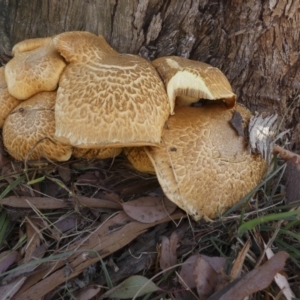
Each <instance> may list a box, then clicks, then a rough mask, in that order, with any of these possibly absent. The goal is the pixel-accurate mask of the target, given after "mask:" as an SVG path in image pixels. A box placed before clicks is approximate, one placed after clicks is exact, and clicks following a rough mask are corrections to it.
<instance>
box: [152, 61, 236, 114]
mask: <svg viewBox="0 0 300 300" xmlns="http://www.w3.org/2000/svg"><path fill="white" fill-rule="evenodd" d="M152 64H153V65H154V67H155V68H156V70H157V71H158V73H159V74H160V76H161V77H162V79H163V81H164V83H165V86H166V90H167V94H168V97H169V100H170V103H171V110H172V111H173V109H174V107H175V101H176V105H181V106H189V105H190V104H191V103H194V102H198V100H199V99H208V100H224V101H225V103H226V104H227V106H228V108H232V107H233V106H234V105H235V100H236V95H235V94H234V93H233V92H232V88H231V85H230V83H229V81H228V79H227V78H226V76H225V75H224V74H223V73H222V72H221V71H220V70H219V69H218V68H215V67H212V66H211V65H208V64H206V63H204V62H200V61H195V60H190V59H187V58H184V57H178V56H165V57H160V58H157V59H155V60H154V61H152Z"/></svg>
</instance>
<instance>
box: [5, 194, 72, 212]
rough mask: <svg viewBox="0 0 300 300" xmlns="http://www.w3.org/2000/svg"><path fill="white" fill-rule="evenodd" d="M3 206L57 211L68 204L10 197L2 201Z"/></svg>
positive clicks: (61, 201)
mask: <svg viewBox="0 0 300 300" xmlns="http://www.w3.org/2000/svg"><path fill="white" fill-rule="evenodd" d="M1 205H6V206H10V207H18V208H31V207H32V206H34V207H36V208H38V209H57V208H64V207H67V205H66V203H65V202H64V201H63V200H60V199H53V198H46V197H16V196H10V197H6V198H3V199H1Z"/></svg>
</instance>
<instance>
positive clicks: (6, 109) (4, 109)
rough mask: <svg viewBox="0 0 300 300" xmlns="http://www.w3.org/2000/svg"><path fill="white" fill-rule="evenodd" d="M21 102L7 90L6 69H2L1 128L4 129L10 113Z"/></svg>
mask: <svg viewBox="0 0 300 300" xmlns="http://www.w3.org/2000/svg"><path fill="white" fill-rule="evenodd" d="M20 102H21V101H20V100H18V99H16V98H14V97H13V96H12V95H11V94H10V93H9V92H8V89H7V84H6V80H5V76H4V67H1V68H0V107H1V110H0V128H2V127H3V125H4V121H5V119H6V118H7V116H8V115H9V113H10V112H11V111H12V110H13V109H14V108H15V107H16V106H17V105H18V104H20Z"/></svg>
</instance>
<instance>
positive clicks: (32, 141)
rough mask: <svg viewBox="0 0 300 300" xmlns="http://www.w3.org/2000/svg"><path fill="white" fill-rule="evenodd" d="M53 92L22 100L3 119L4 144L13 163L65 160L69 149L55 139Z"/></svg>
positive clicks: (70, 148)
mask: <svg viewBox="0 0 300 300" xmlns="http://www.w3.org/2000/svg"><path fill="white" fill-rule="evenodd" d="M55 98H56V92H42V93H39V94H36V95H35V96H33V97H31V98H30V99H28V100H26V101H22V102H21V103H20V104H19V105H18V106H17V107H16V108H15V109H14V110H13V111H12V112H11V113H10V114H9V116H8V117H7V118H6V120H5V123H4V126H3V142H4V146H5V147H6V149H7V151H8V153H9V154H10V155H11V156H12V157H14V158H15V159H16V160H25V159H39V158H42V157H43V158H48V159H51V160H56V161H66V160H68V159H69V158H70V157H71V154H72V147H71V146H69V145H65V144H62V143H61V142H58V141H56V140H55V139H54V138H53V137H54V131H55V118H54V105H55Z"/></svg>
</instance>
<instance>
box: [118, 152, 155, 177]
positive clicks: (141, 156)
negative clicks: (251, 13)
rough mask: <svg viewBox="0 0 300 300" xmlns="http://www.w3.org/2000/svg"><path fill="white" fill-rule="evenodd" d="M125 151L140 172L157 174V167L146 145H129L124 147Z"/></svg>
mask: <svg viewBox="0 0 300 300" xmlns="http://www.w3.org/2000/svg"><path fill="white" fill-rule="evenodd" d="M123 153H124V155H125V156H126V158H127V159H128V161H129V162H130V164H131V165H132V166H133V168H134V169H136V170H137V171H139V172H142V173H149V174H155V169H154V167H153V164H152V162H151V161H150V159H149V157H148V155H147V153H146V151H145V149H144V147H128V148H124V149H123Z"/></svg>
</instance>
